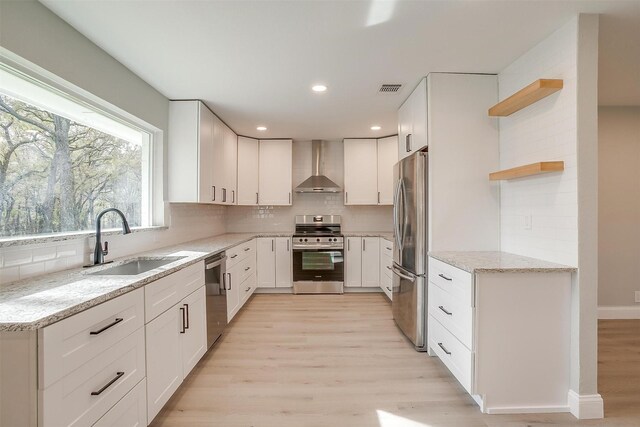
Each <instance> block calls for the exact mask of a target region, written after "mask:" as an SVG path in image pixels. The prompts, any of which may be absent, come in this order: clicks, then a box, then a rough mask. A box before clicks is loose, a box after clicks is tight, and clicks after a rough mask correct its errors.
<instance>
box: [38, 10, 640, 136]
mask: <svg viewBox="0 0 640 427" xmlns="http://www.w3.org/2000/svg"><path fill="white" fill-rule="evenodd" d="M41 2H42V3H43V4H44V5H45V6H47V7H48V8H49V9H51V10H52V11H53V12H54V13H56V14H57V15H58V16H60V17H61V18H62V19H64V20H65V21H67V22H68V23H69V24H71V25H72V26H73V27H75V28H76V29H77V30H78V31H80V32H81V33H83V34H84V35H86V36H87V37H88V38H89V39H91V40H92V41H93V42H94V43H95V44H97V45H98V46H100V47H101V48H102V49H104V50H105V51H107V52H108V53H109V54H111V55H112V56H113V57H115V58H116V59H117V60H118V61H120V62H121V63H123V64H124V65H125V66H127V67H128V68H129V69H131V70H132V71H133V72H135V73H136V74H138V75H139V76H140V77H142V78H143V79H144V80H145V81H147V82H148V83H149V84H151V85H152V86H153V87H155V88H156V89H157V90H159V91H160V92H162V93H163V94H164V95H166V96H167V97H169V98H171V99H193V98H199V99H202V100H204V101H205V102H206V103H207V104H208V105H209V106H210V107H211V108H212V109H213V110H214V111H215V112H216V113H217V114H218V115H219V116H220V117H221V118H222V119H223V120H224V121H225V122H226V123H228V124H229V126H231V127H232V128H233V129H234V130H235V131H236V132H237V133H239V134H243V135H250V136H264V137H270V138H274V137H290V138H294V139H305V140H307V139H312V138H322V139H341V138H345V137H366V136H373V135H389V134H394V133H396V131H397V129H396V110H397V108H398V107H399V106H400V104H401V103H402V102H403V100H404V99H405V98H406V97H407V96H408V94H409V93H410V91H411V90H412V89H413V87H414V86H415V85H416V84H417V83H418V81H419V79H420V78H421V76H424V75H426V74H427V73H428V72H430V71H456V72H480V73H496V72H499V71H500V70H502V69H503V68H504V67H505V66H507V65H508V64H510V63H511V62H512V61H513V60H514V59H516V58H517V57H518V56H520V55H521V54H523V53H524V52H526V51H527V50H528V49H530V48H531V47H532V46H534V45H535V44H536V43H538V42H539V41H540V40H542V39H544V38H545V37H546V36H547V35H549V34H551V33H552V32H553V31H554V30H555V29H557V28H559V27H560V26H561V25H563V24H564V23H565V22H567V21H568V20H569V19H571V17H572V16H574V15H575V14H576V13H578V12H585V13H603V14H604V16H603V18H602V19H601V46H602V47H603V48H604V49H601V59H602V60H603V62H604V63H603V64H601V66H600V77H601V83H602V82H607V84H601V85H600V93H601V95H600V99H601V103H602V104H607V105H640V78H639V76H640V32H639V30H638V29H639V28H640V0H636V1H587V0H583V1H514V0H512V1H406V0H398V1H385V0H372V1H328V0H315V1H268V0H266V1H190V0H187V1H179V0H172V1H140V0H138V1H127V0H121V1H84V0H41ZM314 83H324V84H326V85H327V86H328V87H329V89H328V91H327V92H326V93H323V94H320V95H318V94H315V93H312V92H311V90H310V87H311V85H312V84H314ZM381 83H402V84H404V85H405V86H404V88H403V90H402V91H401V92H400V93H398V94H396V95H380V94H378V93H377V91H378V87H379V86H380V84H381ZM374 124H378V125H380V126H382V130H380V131H378V132H374V131H371V130H370V129H369V127H370V126H371V125H374ZM258 125H264V126H267V127H268V131H266V132H258V131H256V126H258Z"/></svg>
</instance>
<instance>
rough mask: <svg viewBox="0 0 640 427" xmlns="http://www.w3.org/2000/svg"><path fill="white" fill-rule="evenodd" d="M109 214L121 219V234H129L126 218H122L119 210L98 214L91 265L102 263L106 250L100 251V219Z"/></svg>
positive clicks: (114, 209) (107, 210) (111, 209)
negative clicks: (112, 213) (115, 214)
mask: <svg viewBox="0 0 640 427" xmlns="http://www.w3.org/2000/svg"><path fill="white" fill-rule="evenodd" d="M109 212H115V213H117V214H118V215H119V216H120V219H122V234H129V233H131V228H129V222H128V221H127V218H126V217H125V216H124V214H123V213H122V211H121V210H119V209H116V208H107V209H105V210H103V211H102V212H100V213H99V214H98V216H97V217H96V247H95V249H94V251H93V265H100V264H103V263H104V256H105V253H106V250H103V249H102V217H103V216H104V214H106V213H109Z"/></svg>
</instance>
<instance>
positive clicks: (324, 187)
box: [296, 139, 342, 193]
mask: <svg viewBox="0 0 640 427" xmlns="http://www.w3.org/2000/svg"><path fill="white" fill-rule="evenodd" d="M311 154H312V158H311V176H310V177H309V178H307V179H305V180H304V181H303V182H302V184H300V185H298V186H297V187H296V193H339V192H341V191H342V189H341V188H340V187H339V186H338V185H337V184H336V183H335V182H333V181H331V180H330V179H329V178H327V177H326V176H324V175H323V172H324V141H321V140H318V139H314V140H313V141H311Z"/></svg>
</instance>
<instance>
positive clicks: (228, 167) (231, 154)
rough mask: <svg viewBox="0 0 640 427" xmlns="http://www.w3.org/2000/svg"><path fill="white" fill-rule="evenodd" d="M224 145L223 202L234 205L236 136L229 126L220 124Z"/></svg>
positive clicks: (236, 169)
mask: <svg viewBox="0 0 640 427" xmlns="http://www.w3.org/2000/svg"><path fill="white" fill-rule="evenodd" d="M222 125H223V128H222V135H223V146H224V178H223V182H224V187H223V189H224V194H223V196H224V203H225V204H227V205H235V204H236V202H237V200H236V180H237V177H238V137H237V135H236V134H235V132H233V131H232V130H231V129H230V128H229V126H227V125H225V124H224V123H223V124H222Z"/></svg>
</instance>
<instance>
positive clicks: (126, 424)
mask: <svg viewBox="0 0 640 427" xmlns="http://www.w3.org/2000/svg"><path fill="white" fill-rule="evenodd" d="M146 383H147V382H146V381H145V380H142V381H140V382H139V383H138V385H136V386H135V387H134V388H133V390H131V391H130V392H129V393H127V395H126V396H125V397H123V398H122V400H121V401H120V402H118V403H116V406H114V407H113V408H111V409H110V410H109V412H107V413H106V414H105V415H104V416H103V417H102V418H100V419H99V420H98V422H97V423H95V424H94V425H93V427H144V426H146V425H147V386H146V385H147V384H146Z"/></svg>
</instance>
